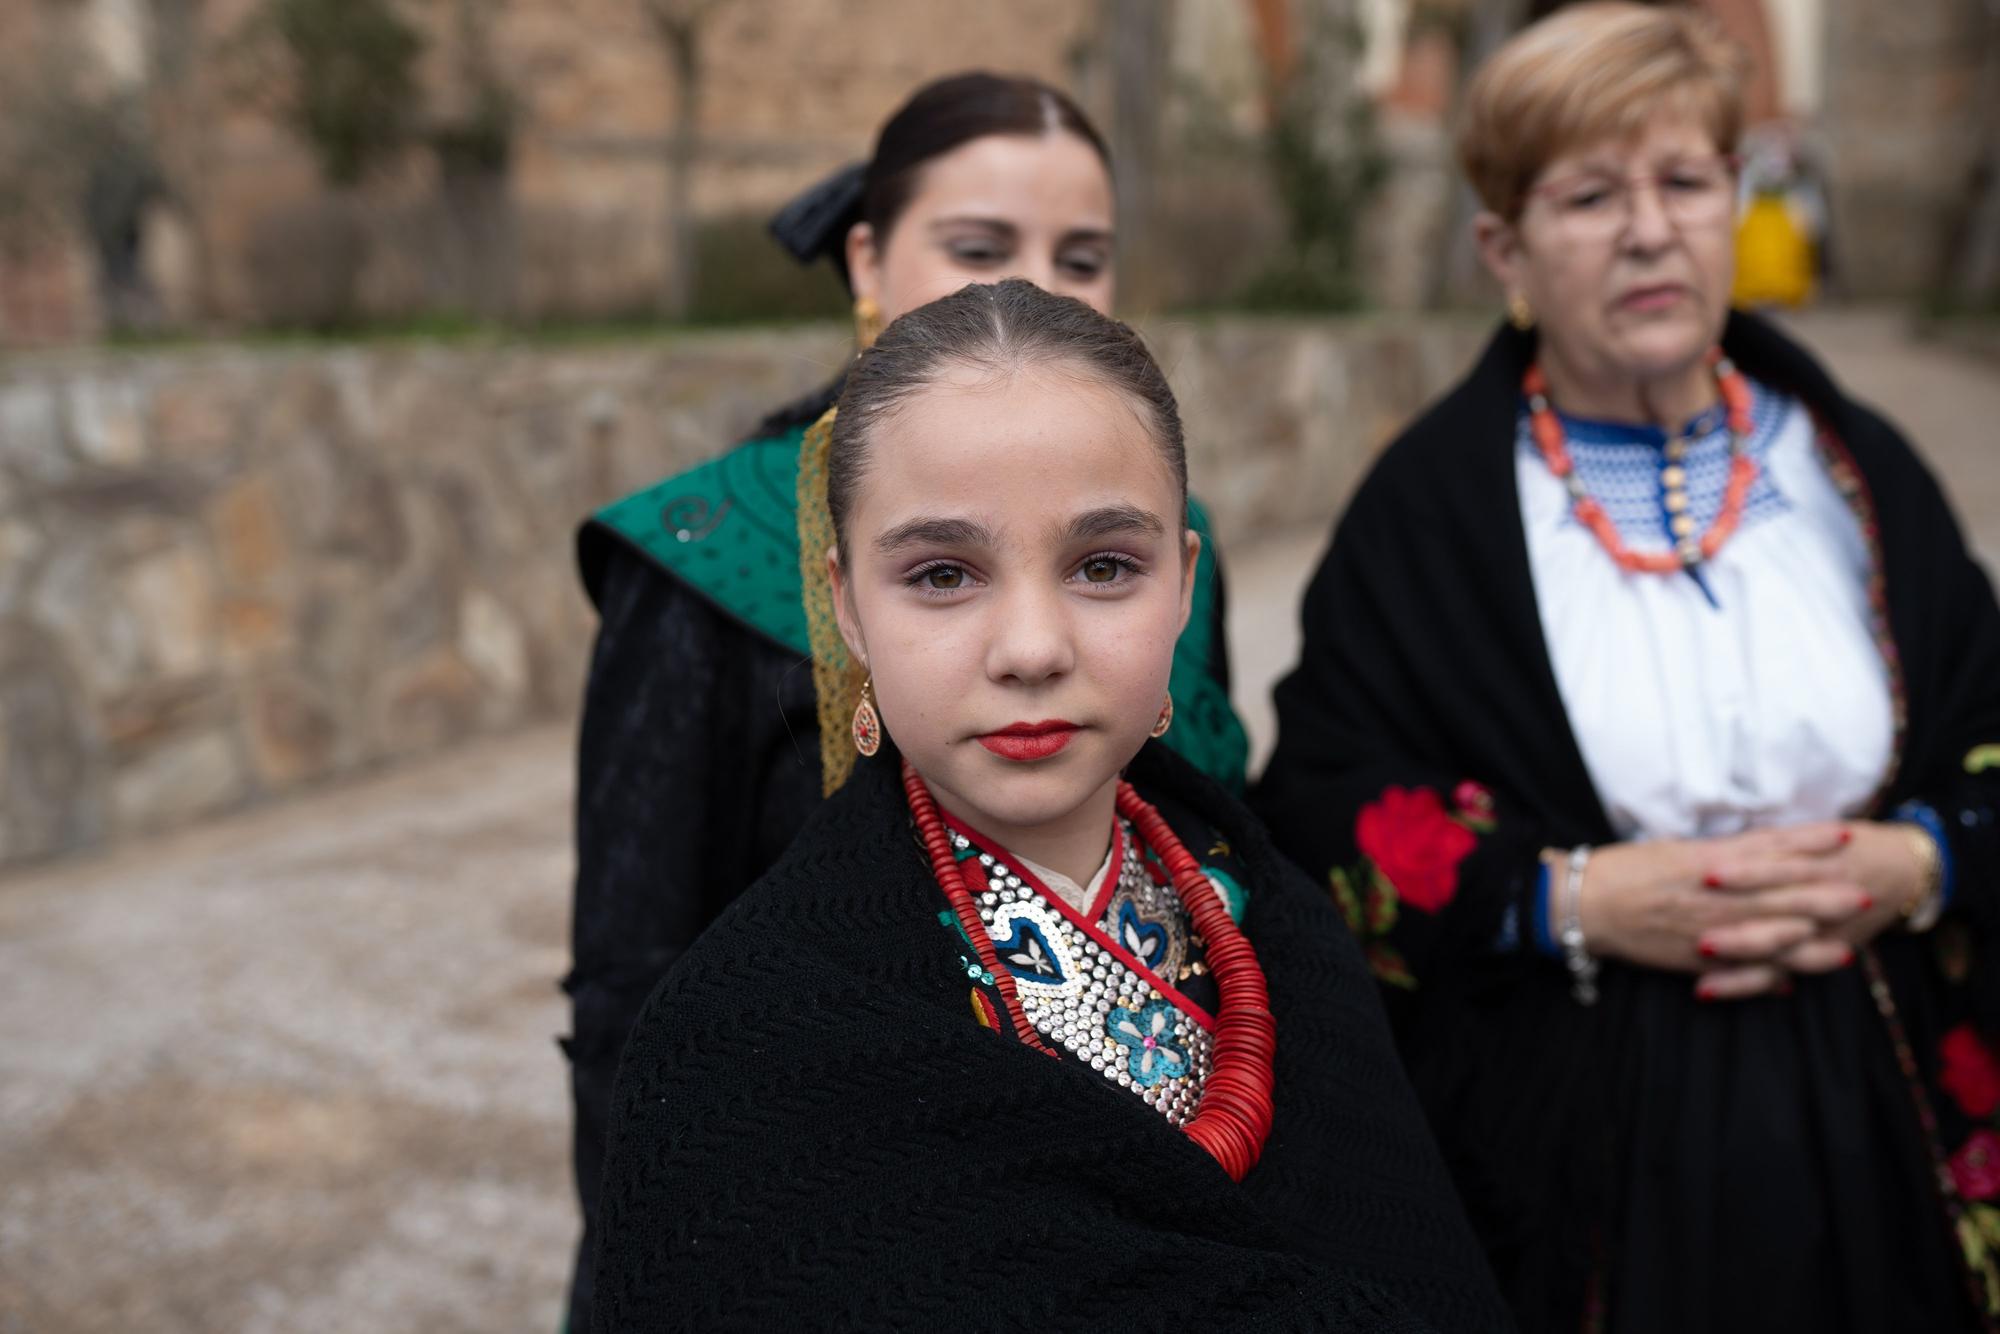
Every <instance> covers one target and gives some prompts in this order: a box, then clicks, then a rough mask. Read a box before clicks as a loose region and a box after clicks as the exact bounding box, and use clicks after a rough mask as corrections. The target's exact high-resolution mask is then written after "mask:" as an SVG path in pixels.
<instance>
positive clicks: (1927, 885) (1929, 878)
mask: <svg viewBox="0 0 2000 1334" xmlns="http://www.w3.org/2000/svg"><path fill="white" fill-rule="evenodd" d="M1904 828H1905V829H1907V830H1909V831H1910V846H1911V847H1912V848H1913V849H1915V850H1916V854H1917V862H1918V864H1919V866H1920V867H1921V868H1922V869H1921V879H1920V881H1919V883H1918V885H1917V892H1916V893H1914V894H1912V895H1910V901H1909V902H1908V903H1906V904H1904V905H1903V929H1904V930H1905V931H1928V930H1930V929H1931V928H1932V927H1934V926H1936V925H1937V919H1938V918H1939V916H1941V915H1942V914H1943V912H1944V899H1943V893H1942V891H1943V890H1944V858H1943V856H1941V855H1940V854H1939V852H1938V845H1937V840H1936V839H1935V838H1932V837H1931V831H1930V830H1928V829H1926V828H1924V827H1923V826H1922V825H1920V824H1916V823H1911V824H1907V825H1905V826H1904Z"/></svg>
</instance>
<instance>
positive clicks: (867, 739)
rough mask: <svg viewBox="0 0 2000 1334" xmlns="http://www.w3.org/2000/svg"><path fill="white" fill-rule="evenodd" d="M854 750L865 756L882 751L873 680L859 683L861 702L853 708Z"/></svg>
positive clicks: (880, 721)
mask: <svg viewBox="0 0 2000 1334" xmlns="http://www.w3.org/2000/svg"><path fill="white" fill-rule="evenodd" d="M854 748H855V749H856V750H858V751H860V752H861V754H862V755H863V756H864V757H865V756H869V755H873V754H874V753H875V752H876V751H878V750H880V749H882V719H881V717H880V716H879V715H877V714H876V712H875V678H874V677H872V676H871V677H869V678H868V679H867V680H865V681H863V682H862V683H861V700H860V702H859V703H857V704H856V705H855V706H854Z"/></svg>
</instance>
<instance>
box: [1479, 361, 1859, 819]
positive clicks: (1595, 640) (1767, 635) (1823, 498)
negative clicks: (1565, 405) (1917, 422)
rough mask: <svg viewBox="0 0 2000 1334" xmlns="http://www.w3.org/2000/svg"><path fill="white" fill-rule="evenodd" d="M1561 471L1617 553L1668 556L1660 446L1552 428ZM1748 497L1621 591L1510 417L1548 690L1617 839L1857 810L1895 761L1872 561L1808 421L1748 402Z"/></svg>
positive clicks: (1705, 438) (1581, 428)
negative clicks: (1602, 519)
mask: <svg viewBox="0 0 2000 1334" xmlns="http://www.w3.org/2000/svg"><path fill="white" fill-rule="evenodd" d="M1563 426H1564V430H1565V432H1566V433H1567V436H1568V440H1569V448H1570V454H1571V457H1572V458H1573V459H1574V461H1575V466H1576V469H1577V473H1578V475H1579V476H1580V477H1581V478H1582V480H1583V483H1584V486H1585V487H1586V488H1587V489H1588V490H1589V491H1590V493H1591V494H1592V495H1593V496H1595V497H1597V499H1598V500H1599V501H1600V502H1601V503H1602V504H1603V505H1604V508H1605V510H1606V512H1607V513H1609V514H1610V516H1611V518H1612V521H1613V522H1614V523H1615V524H1616V525H1617V527H1618V531H1619V534H1620V536H1621V537H1622V538H1623V539H1624V541H1625V544H1626V545H1627V546H1628V547H1630V548H1632V549H1633V550H1634V551H1666V550H1669V549H1671V547H1672V545H1673V544H1672V539H1671V537H1670V535H1669V533H1668V530H1667V515H1666V511H1665V509H1664V507H1663V505H1662V503H1661V492H1660V464H1661V456H1662V450H1663V448H1664V445H1665V439H1666V437H1665V435H1664V434H1663V433H1662V432H1660V431H1658V430H1653V429H1650V428H1638V427H1630V426H1623V425H1616V424H1611V423H1602V422H1587V421H1578V420H1575V419H1571V418H1564V419H1563ZM1690 435H1691V436H1693V437H1694V441H1693V443H1692V444H1691V446H1690V448H1689V450H1688V454H1687V461H1686V467H1687V471H1688V498H1689V504H1690V511H1691V513H1692V514H1693V516H1694V519H1695V524H1696V531H1697V532H1698V533H1700V532H1706V531H1707V530H1708V526H1709V525H1710V523H1712V522H1713V521H1714V518H1715V515H1716V513H1717V512H1718V511H1719V510H1720V509H1721V505H1722V494H1723V489H1724V487H1725V486H1726V484H1727V480H1728V469H1729V434H1728V431H1727V429H1726V427H1725V424H1724V422H1723V418H1722V414H1721V412H1720V410H1717V411H1714V412H1711V413H1708V414H1704V416H1703V418H1701V419H1698V420H1697V421H1696V422H1695V423H1693V424H1692V425H1691V427H1690ZM1750 452H1751V454H1752V455H1753V456H1754V457H1755V458H1756V460H1757V462H1758V464H1759V470H1758V477H1757V482H1756V485H1755V486H1754V487H1753V488H1752V490H1751V493H1750V498H1749V501H1748V503H1747V505H1746V506H1745V510H1744V516H1743V522H1742V525H1741V527H1739V528H1738V529H1737V531H1736V534H1735V536H1734V537H1732V538H1731V539H1730V540H1729V542H1728V543H1727V544H1726V545H1725V546H1724V547H1723V549H1722V550H1721V551H1720V552H1719V553H1718V554H1717V555H1716V557H1715V559H1713V560H1712V561H1709V562H1707V563H1706V564H1704V565H1703V566H1702V567H1701V571H1700V577H1699V580H1697V579H1696V578H1695V577H1693V576H1690V575H1687V574H1673V575H1659V574H1627V573H1625V572H1624V571H1623V570H1621V569H1619V568H1618V566H1617V565H1616V564H1614V563H1613V562H1612V560H1611V557H1610V555H1609V554H1608V553H1607V552H1606V551H1605V550H1604V548H1603V546H1602V545H1601V544H1600V543H1599V542H1598V540H1597V538H1596V536H1595V535H1594V534H1592V533H1591V532H1590V530H1589V529H1587V528H1585V527H1584V526H1583V525H1582V524H1581V523H1579V522H1578V521H1577V520H1576V519H1575V517H1574V516H1572V515H1571V513H1570V504H1569V496H1568V493H1567V491H1566V490H1565V488H1564V486H1563V483H1562V482H1560V481H1558V480H1557V479H1556V477H1555V476H1554V474H1552V473H1551V472H1550V471H1549V469H1548V465H1547V463H1546V462H1545V461H1544V460H1543V458H1542V456H1541V453H1540V451H1539V450H1537V449H1536V448H1535V445H1534V442H1533V438H1532V436H1531V435H1530V433H1529V431H1528V427H1527V416H1526V414H1525V412H1524V413H1523V415H1522V418H1521V428H1520V432H1519V437H1518V442H1517V450H1516V462H1515V469H1516V475H1517V478H1518V482H1519V489H1520V497H1521V521H1522V524H1523V526H1524V528H1525V530H1526V533H1527V539H1528V562H1529V565H1530V568H1531V569H1532V571H1533V575H1534V582H1535V596H1536V600H1537V602H1538V604H1539V606H1540V609H1541V619H1542V632H1543V634H1544V636H1545V637H1546V639H1547V641H1548V649H1549V657H1550V659H1551V661H1552V662H1553V664H1554V667H1555V675H1556V683H1557V686H1558V687H1559V688H1560V690H1561V693H1562V699H1563V704H1564V706H1565V707H1566V709H1567V710H1568V713H1569V721H1570V727H1571V729H1572V730H1573V731H1574V732H1575V734H1576V739H1577V743H1578V745H1579V747H1580V748H1581V750H1582V752H1583V760H1584V763H1585V765H1586V766H1587V767H1588V769H1589V771H1590V777H1591V781H1592V782H1593V783H1595V784H1596V787H1597V795H1598V797H1599V798H1600V799H1601V801H1602V802H1603V805H1604V808H1605V811H1606V812H1607V813H1608V814H1609V816H1610V818H1611V823H1612V826H1613V827H1614V828H1615V829H1616V830H1617V832H1618V835H1619V837H1621V838H1677V837H1709V836H1715V835H1723V834H1732V833H1737V832H1740V831H1742V830H1745V829H1752V828H1759V827H1768V826H1775V825H1786V824H1794V823H1798V822H1800V821H1807V820H1822V819H1835V818H1840V817H1843V816H1847V815H1851V814H1853V813H1855V812H1856V811H1857V810H1859V809H1860V808H1861V807H1862V806H1863V805H1864V804H1865V803H1866V802H1867V800H1868V798H1869V797H1870V796H1871V795H1873V793H1874V792H1875V789H1876V787H1877V785H1878V784H1879V783H1880V782H1881V780H1882V778H1883V777H1884V775H1885V773H1886V771H1887V769H1888V766H1889V763H1890V760H1891V757H1892V751H1893V748H1894V735H1895V734H1894V718H1893V705H1892V703H1891V699H1890V689H1889V679H1888V671H1887V668H1886V666H1885V664H1884V662H1883V659H1882V655H1881V652H1880V650H1879V649H1878V648H1877V647H1876V644H1875V640H1874V636H1873V633H1872V631H1871V628H1870V626H1871V621H1870V611H1869V605H1868V592H1867V588H1868V579H1869V572H1870V570H1869V553H1868V547H1867V543H1866V542H1865V540H1864V539H1863V536H1862V533H1861V529H1860V524H1859V522H1858V520H1857V519H1856V518H1855V516H1854V513H1853V511H1852V510H1851V509H1849V507H1848V505H1847V503H1846V501H1845V500H1843V499H1842V497H1841V495H1840V493H1839V491H1837V490H1836V489H1835V488H1834V485H1833V482H1832V479H1831V478H1830V477H1829V476H1828V475H1827V471H1826V468H1825V466H1824V464H1823V463H1822V462H1821V460H1820V456H1819V453H1818V450H1817V447H1816V445H1815V442H1814V425H1813V422H1812V419H1811V416H1810V414H1809V413H1808V412H1806V410H1805V409H1804V408H1803V407H1802V406H1801V405H1800V404H1799V403H1798V402H1797V401H1796V400H1795V399H1791V398H1788V397H1785V396H1783V395H1780V394H1777V393H1776V392H1774V391H1772V390H1769V389H1767V388H1765V387H1764V386H1762V385H1758V386H1755V429H1754V430H1753V431H1752V434H1751V440H1750Z"/></svg>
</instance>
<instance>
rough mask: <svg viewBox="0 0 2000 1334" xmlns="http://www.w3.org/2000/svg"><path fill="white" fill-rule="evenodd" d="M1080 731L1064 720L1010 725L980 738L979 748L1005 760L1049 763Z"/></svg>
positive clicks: (1074, 725) (1021, 762) (1054, 719)
mask: <svg viewBox="0 0 2000 1334" xmlns="http://www.w3.org/2000/svg"><path fill="white" fill-rule="evenodd" d="M1080 730H1082V729H1080V728H1079V727H1077V725H1076V724H1075V723H1072V722H1067V721H1065V720H1063V719H1061V718H1050V719H1047V720H1046V721H1043V722H1039V723H1009V724H1008V725H1007V726H1005V727H1003V728H1001V729H1000V730H999V731H997V732H988V733H986V734H985V735H984V736H982V737H980V738H979V744H980V745H982V746H984V747H986V749H988V750H990V751H992V752H993V753H994V754H995V755H998V756H999V757H1000V758H1001V759H1003V760H1013V761H1014V762H1015V763H1017V764H1027V763H1030V762H1032V761H1034V760H1046V759H1047V758H1048V757H1049V756H1051V755H1053V754H1055V753H1056V752H1057V751H1059V750H1061V749H1062V748H1063V747H1064V746H1067V745H1068V744H1069V743H1070V742H1071V741H1073V740H1075V739H1076V734H1077V733H1078V732H1079V731H1080Z"/></svg>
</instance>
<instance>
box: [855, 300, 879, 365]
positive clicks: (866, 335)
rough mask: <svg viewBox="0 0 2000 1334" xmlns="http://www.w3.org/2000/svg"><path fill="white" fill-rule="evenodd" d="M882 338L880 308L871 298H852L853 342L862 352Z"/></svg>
mask: <svg viewBox="0 0 2000 1334" xmlns="http://www.w3.org/2000/svg"><path fill="white" fill-rule="evenodd" d="M881 336H882V308H881V307H880V306H878V305H876V304H875V298H874V297H872V296H857V297H855V298H854V342H855V344H856V345H857V346H858V347H860V349H861V350H862V351H863V352H866V351H867V350H868V349H869V348H871V347H873V346H875V340H876V339H877V338H880V337H881Z"/></svg>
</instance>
